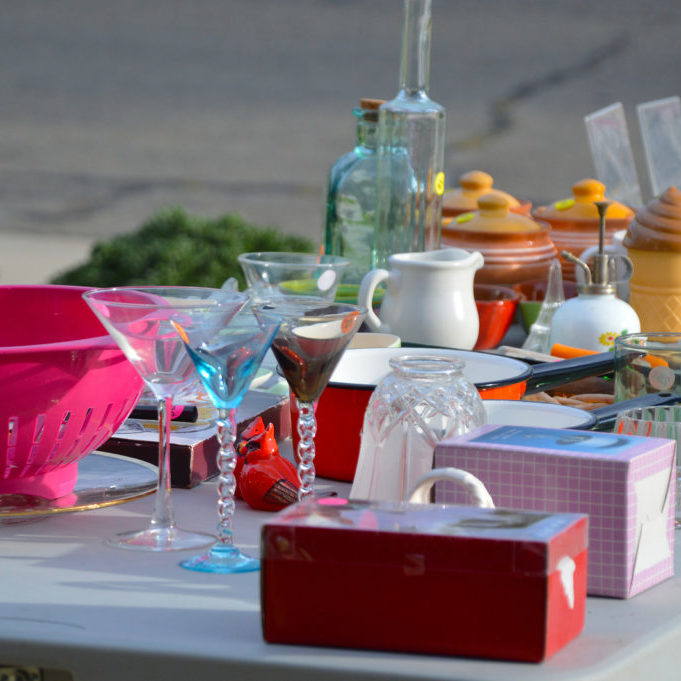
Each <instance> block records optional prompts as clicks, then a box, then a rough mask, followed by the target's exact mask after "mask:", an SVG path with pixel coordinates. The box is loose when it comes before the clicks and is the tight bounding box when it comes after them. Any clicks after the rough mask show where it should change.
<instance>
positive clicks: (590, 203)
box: [532, 178, 634, 281]
mask: <svg viewBox="0 0 681 681" xmlns="http://www.w3.org/2000/svg"><path fill="white" fill-rule="evenodd" d="M572 194H573V196H572V198H569V199H562V200H560V201H556V202H554V203H552V204H551V205H548V206H539V207H538V208H535V209H534V210H533V211H532V216H533V217H534V218H535V219H537V220H545V221H546V222H548V223H549V224H550V225H551V239H552V241H553V243H554V244H555V245H556V247H557V248H558V251H563V250H565V251H570V252H571V253H572V254H573V255H576V256H577V257H579V256H580V255H581V253H583V252H584V251H585V250H586V249H587V248H589V247H590V246H597V245H598V227H599V216H598V208H596V205H595V202H596V201H604V200H608V199H605V185H604V184H603V183H602V182H599V181H598V180H593V179H590V178H587V179H584V180H580V181H579V182H577V183H576V184H574V185H573V187H572ZM633 217H634V211H633V210H632V209H631V208H629V207H628V206H625V205H624V204H623V203H618V202H617V201H612V202H611V205H610V207H609V208H608V220H607V222H606V228H605V245H609V244H612V242H613V235H614V234H615V232H617V231H618V230H621V229H626V227H627V225H628V224H629V222H630V221H631V219H632V218H633ZM561 265H562V269H563V279H566V280H568V281H576V275H575V266H574V263H571V262H568V261H566V260H564V259H561Z"/></svg>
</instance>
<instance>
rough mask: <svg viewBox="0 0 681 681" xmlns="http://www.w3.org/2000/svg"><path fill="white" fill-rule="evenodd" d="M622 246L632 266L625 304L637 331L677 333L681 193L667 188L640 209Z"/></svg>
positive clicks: (680, 319) (680, 297)
mask: <svg viewBox="0 0 681 681" xmlns="http://www.w3.org/2000/svg"><path fill="white" fill-rule="evenodd" d="M623 243H624V246H625V247H626V249H627V253H628V254H629V257H630V258H631V261H632V263H633V265H634V271H633V273H632V275H631V280H630V282H629V287H630V291H631V294H630V297H629V303H630V304H631V306H632V307H633V308H634V309H635V310H636V312H637V313H638V316H639V318H640V320H641V331H644V332H648V333H650V332H656V331H675V332H681V191H679V190H678V189H677V188H676V187H669V188H668V189H667V190H666V191H665V192H664V193H663V194H661V195H660V196H658V197H655V198H654V199H652V200H651V201H650V202H649V203H647V204H646V205H645V206H643V207H642V208H640V209H639V210H638V212H637V213H636V216H635V217H634V219H633V220H632V221H631V223H630V224H629V227H628V228H627V233H626V235H625V237H624V242H623Z"/></svg>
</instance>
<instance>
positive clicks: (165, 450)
mask: <svg viewBox="0 0 681 681" xmlns="http://www.w3.org/2000/svg"><path fill="white" fill-rule="evenodd" d="M83 298H84V299H85V301H86V302H87V304H88V305H89V306H90V308H91V309H92V310H93V312H94V313H95V314H96V315H97V317H98V318H99V320H100V321H101V322H102V324H103V325H104V327H105V328H106V330H107V331H108V332H109V333H110V334H111V336H112V337H113V338H114V340H115V341H116V342H117V343H118V345H119V346H120V347H121V349H122V350H123V352H124V353H125V356H126V357H127V358H128V360H129V361H130V362H132V364H133V366H134V367H135V369H137V371H138V373H139V374H140V376H141V377H142V379H143V380H144V382H145V383H146V385H147V386H148V387H149V388H150V389H151V391H152V392H153V393H154V396H155V397H156V399H157V401H158V414H159V453H158V457H159V458H158V476H159V477H158V486H157V489H156V495H155V500H154V510H153V513H152V516H151V521H150V524H149V526H148V527H147V528H146V529H143V530H139V531H134V532H126V533H124V534H119V535H117V536H115V537H112V538H110V539H109V540H108V543H109V544H112V545H115V546H118V547H121V548H126V549H136V550H140V551H173V550H181V549H195V548H199V547H201V546H209V545H210V544H211V542H212V541H214V539H215V537H214V536H213V535H209V534H203V533H197V532H189V531H185V530H181V529H179V528H178V527H177V524H176V523H175V517H174V513H173V508H172V504H171V499H170V460H169V459H170V456H169V455H170V415H171V413H172V406H173V398H174V396H175V395H177V394H178V393H179V392H180V391H181V390H183V389H184V388H186V387H187V386H188V385H189V384H190V383H191V382H192V381H193V380H195V378H196V372H195V370H194V365H193V363H192V360H191V359H190V357H189V355H188V354H187V352H186V350H185V346H184V343H183V342H182V340H181V339H180V337H179V336H178V334H177V331H176V330H175V327H174V326H173V324H179V325H181V326H182V327H183V328H184V329H187V330H192V331H195V332H196V333H202V334H205V336H206V337H210V336H212V335H214V334H215V333H216V332H217V330H219V329H221V328H223V327H224V326H225V325H226V324H227V323H228V322H229V321H230V320H231V319H232V317H234V315H235V314H236V313H237V312H238V311H239V310H240V309H241V308H242V307H243V306H244V305H245V304H246V301H247V300H248V297H247V296H246V295H244V294H239V293H236V292H234V291H225V290H220V289H210V288H200V287H185V286H168V287H157V286H150V287H120V288H107V289H93V290H90V291H86V292H85V293H84V294H83Z"/></svg>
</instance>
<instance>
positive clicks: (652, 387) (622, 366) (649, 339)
mask: <svg viewBox="0 0 681 681" xmlns="http://www.w3.org/2000/svg"><path fill="white" fill-rule="evenodd" d="M614 392H615V402H622V401H623V400H630V399H633V398H634V397H638V396H639V395H647V394H649V393H658V392H670V393H675V394H681V333H673V332H666V333H629V334H626V335H621V336H618V337H617V338H615V389H614Z"/></svg>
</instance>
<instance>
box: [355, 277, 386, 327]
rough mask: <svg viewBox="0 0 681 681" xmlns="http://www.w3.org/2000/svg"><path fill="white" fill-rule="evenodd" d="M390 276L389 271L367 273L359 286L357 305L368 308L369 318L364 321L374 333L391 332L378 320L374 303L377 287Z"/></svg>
mask: <svg viewBox="0 0 681 681" xmlns="http://www.w3.org/2000/svg"><path fill="white" fill-rule="evenodd" d="M389 276H390V272H388V270H383V269H377V270H371V271H370V272H367V273H366V274H365V275H364V277H362V282H361V284H360V285H359V293H358V294H357V303H358V304H359V305H360V306H361V307H364V308H366V311H367V316H366V317H365V319H364V321H365V322H366V323H367V325H368V326H369V328H370V329H371V330H372V331H389V329H388V328H387V327H385V326H384V324H383V322H381V320H380V319H379V318H378V315H376V313H375V312H374V308H373V305H372V301H373V298H374V291H375V290H376V287H377V286H378V285H379V284H380V283H381V282H382V281H385V280H386V279H387V278H388V277H389Z"/></svg>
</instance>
